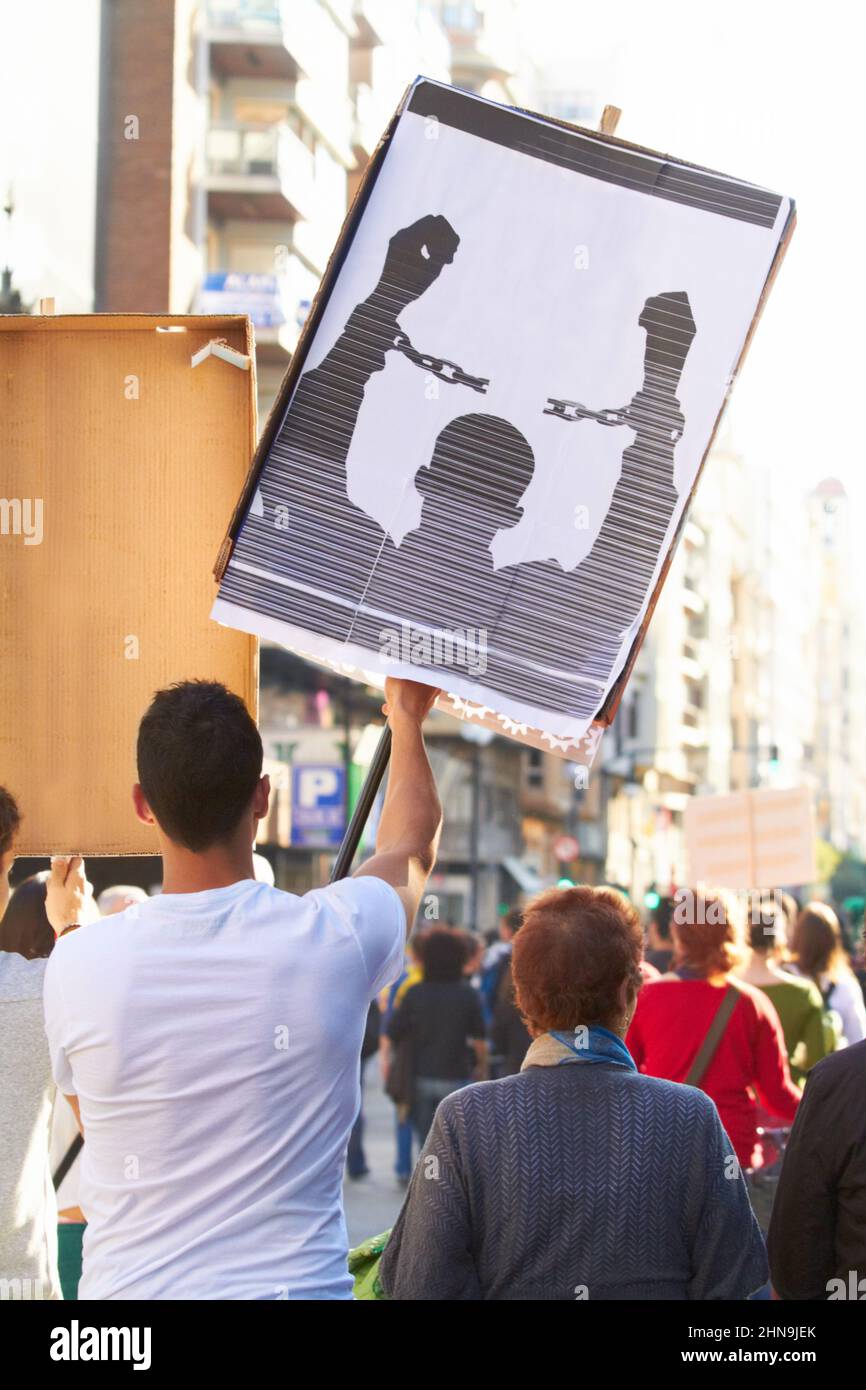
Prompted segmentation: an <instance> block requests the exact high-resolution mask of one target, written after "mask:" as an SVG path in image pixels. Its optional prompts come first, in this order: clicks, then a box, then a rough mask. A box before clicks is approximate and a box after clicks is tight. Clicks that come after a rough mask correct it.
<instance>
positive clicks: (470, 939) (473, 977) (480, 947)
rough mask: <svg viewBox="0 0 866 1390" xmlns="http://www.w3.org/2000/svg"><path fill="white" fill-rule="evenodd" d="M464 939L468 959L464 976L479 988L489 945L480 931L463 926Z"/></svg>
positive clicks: (464, 967) (464, 968)
mask: <svg viewBox="0 0 866 1390" xmlns="http://www.w3.org/2000/svg"><path fill="white" fill-rule="evenodd" d="M462 935H463V940H464V942H465V945H466V961H465V963H464V966H463V978H464V980H468V981H469V983H470V984H471V985H474V986H475V987H476V989H477V988H480V986H481V968H482V965H483V963H484V957H485V955H486V953H487V947H486V945H485V943H484V937H483V936H482V935H481V934H480V932H476V931H470V930H469V928H468V927H464V928H462Z"/></svg>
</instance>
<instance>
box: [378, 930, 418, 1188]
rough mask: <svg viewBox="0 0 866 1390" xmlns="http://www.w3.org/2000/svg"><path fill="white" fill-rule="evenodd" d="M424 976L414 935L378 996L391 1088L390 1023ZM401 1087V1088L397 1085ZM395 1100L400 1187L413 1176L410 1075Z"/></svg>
mask: <svg viewBox="0 0 866 1390" xmlns="http://www.w3.org/2000/svg"><path fill="white" fill-rule="evenodd" d="M420 979H421V961H420V959H419V957H418V936H417V934H416V935H415V936H413V937H412V938H411V939H410V941H409V942H408V944H407V946H406V957H405V960H404V963H403V969H402V970H401V972H400V974H399V975H398V976H397V979H396V980H395V981H394V983H393V984H392V985H390V986H389V987H388V989H386V990H383V991H382V994H381V995H380V996H379V1007H380V1011H381V1026H380V1032H379V1067H380V1072H381V1077H382V1084H383V1086H385V1087H386V1089H387V1088H388V1083H389V1078H390V1075H391V1069H392V1066H393V1064H394V1049H393V1048H392V1046H391V1039H390V1038H389V1037H388V1025H389V1024H390V1022H391V1019H392V1018H393V1016H394V1010H395V1009H396V1008H397V1007H398V1005H400V1004H401V1003H402V1002H403V999H404V997H405V995H406V992H407V991H408V990H410V989H411V988H412V986H413V985H415V984H417V983H418V981H419V980H420ZM398 1089H399V1088H398ZM392 1099H393V1101H394V1140H395V1154H394V1175H395V1177H396V1178H397V1181H398V1183H400V1185H401V1186H404V1187H405V1185H406V1183H408V1181H409V1179H410V1178H411V1176H412V1148H413V1140H414V1133H415V1132H414V1130H413V1128H412V1121H411V1119H410V1117H409V1110H410V1108H411V1101H412V1098H411V1093H410V1078H408V1077H407V1084H406V1094H405V1095H402V1096H400V1095H398V1096H395V1097H392Z"/></svg>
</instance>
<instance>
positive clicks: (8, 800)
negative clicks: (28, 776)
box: [0, 787, 21, 854]
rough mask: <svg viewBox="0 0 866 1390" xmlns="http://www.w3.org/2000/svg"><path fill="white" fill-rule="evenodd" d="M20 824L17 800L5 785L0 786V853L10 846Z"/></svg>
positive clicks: (3, 852)
mask: <svg viewBox="0 0 866 1390" xmlns="http://www.w3.org/2000/svg"><path fill="white" fill-rule="evenodd" d="M20 824H21V813H20V811H19V810H18V803H17V801H16V800H15V798H14V796H13V795H12V793H11V792H7V790H6V788H5V787H0V854H5V853H6V852H7V850H10V849H11V848H12V841H13V840H14V839H15V835H16V833H17V831H18V827H19V825H20Z"/></svg>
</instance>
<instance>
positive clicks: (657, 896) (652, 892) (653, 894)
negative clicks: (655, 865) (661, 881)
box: [643, 888, 662, 912]
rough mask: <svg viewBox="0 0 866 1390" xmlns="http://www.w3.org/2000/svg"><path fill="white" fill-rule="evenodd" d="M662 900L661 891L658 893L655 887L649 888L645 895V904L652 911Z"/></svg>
mask: <svg viewBox="0 0 866 1390" xmlns="http://www.w3.org/2000/svg"><path fill="white" fill-rule="evenodd" d="M661 900H662V898H661V893H658V892H657V891H656V889H655V888H648V889H647V891H646V892H645V893H644V895H643V905H644V907H646V908H648V909H649V911H650V912H655V910H656V908H657V907H658V905H659V903H660V902H661Z"/></svg>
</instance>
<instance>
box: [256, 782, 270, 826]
mask: <svg viewBox="0 0 866 1390" xmlns="http://www.w3.org/2000/svg"><path fill="white" fill-rule="evenodd" d="M270 795H271V779H270V777H269V776H268V774H267V773H265V774H264V776H263V777H261V778H259V783H258V786H257V787H256V789H255V791H254V793H253V815H254V816H255V818H256V820H264V818H265V816H266V815H267V814H268V801H269V800H270Z"/></svg>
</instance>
